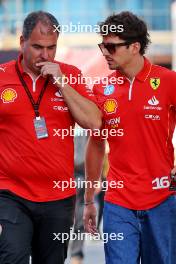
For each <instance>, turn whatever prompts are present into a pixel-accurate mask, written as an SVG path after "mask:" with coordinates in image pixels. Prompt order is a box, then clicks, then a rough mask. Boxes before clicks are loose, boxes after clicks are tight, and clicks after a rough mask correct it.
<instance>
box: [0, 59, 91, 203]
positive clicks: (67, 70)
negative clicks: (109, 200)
mask: <svg viewBox="0 0 176 264" xmlns="http://www.w3.org/2000/svg"><path fill="white" fill-rule="evenodd" d="M21 59H22V58H21V57H20V58H19V59H18V65H19V68H20V71H21V74H22V76H23V79H24V80H25V82H26V84H27V85H28V88H29V90H30V92H31V94H32V96H33V98H34V100H35V101H37V99H38V96H39V94H40V92H41V89H42V87H43V85H44V83H45V81H46V79H45V78H43V77H42V76H39V77H38V78H37V79H36V80H35V81H34V80H32V78H31V77H30V75H29V74H27V73H25V72H24V71H23V69H22V67H21V63H20V62H21ZM59 66H60V68H61V71H62V73H63V74H64V75H66V76H67V77H70V76H73V77H75V80H76V81H73V83H75V84H70V85H71V86H72V88H73V89H75V90H76V91H77V92H79V93H80V94H81V95H83V96H85V97H88V98H91V99H93V97H92V96H93V95H92V94H91V93H90V90H88V89H86V86H85V85H82V84H79V83H80V82H79V77H78V76H80V75H81V73H80V71H79V70H78V69H77V68H76V67H74V66H71V65H67V64H64V63H60V62H59ZM58 81H59V80H58ZM39 112H40V116H41V117H44V118H45V121H46V126H47V130H48V135H49V136H48V137H47V138H43V139H37V137H36V132H35V128H34V123H33V121H34V118H35V114H34V110H33V107H32V105H31V102H30V100H29V98H28V96H27V94H26V92H25V89H24V87H23V86H22V84H21V82H20V80H19V77H18V75H17V73H16V70H15V61H11V62H9V63H6V64H3V65H0V189H8V190H10V191H12V192H13V193H15V194H17V195H19V196H21V197H23V198H26V199H28V200H31V201H38V202H40V201H41V202H42V201H52V200H58V199H63V198H66V197H69V196H71V195H74V194H75V188H74V184H73V185H70V186H69V187H67V183H65V184H64V185H63V184H62V183H63V181H65V182H68V183H70V182H71V179H72V180H73V167H74V164H73V160H74V159H73V157H74V146H73V136H72V135H73V132H70V133H69V135H68V136H65V137H64V138H63V137H62V136H61V130H62V129H65V131H71V130H70V129H71V127H72V128H74V120H73V118H72V116H71V113H70V112H69V109H68V107H67V105H66V103H65V102H64V99H63V97H62V94H61V92H60V90H59V89H58V87H57V86H56V85H54V84H53V82H52V81H50V82H49V84H48V86H47V88H46V91H45V93H44V96H43V98H42V101H41V104H40V108H39ZM66 133H68V132H65V134H66ZM63 186H64V188H63ZM72 187H73V188H72Z"/></svg>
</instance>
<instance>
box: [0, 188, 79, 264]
mask: <svg viewBox="0 0 176 264" xmlns="http://www.w3.org/2000/svg"><path fill="white" fill-rule="evenodd" d="M74 206H75V196H72V197H69V198H66V199H63V200H58V201H51V202H31V201H28V200H25V199H23V198H21V197H19V196H16V195H14V194H12V193H10V192H8V191H0V227H1V228H0V229H2V231H1V233H0V264H29V258H30V255H31V256H32V264H63V263H64V261H65V258H66V257H67V248H68V242H69V239H66V240H63V239H62V234H70V228H71V226H72V224H73V217H74Z"/></svg>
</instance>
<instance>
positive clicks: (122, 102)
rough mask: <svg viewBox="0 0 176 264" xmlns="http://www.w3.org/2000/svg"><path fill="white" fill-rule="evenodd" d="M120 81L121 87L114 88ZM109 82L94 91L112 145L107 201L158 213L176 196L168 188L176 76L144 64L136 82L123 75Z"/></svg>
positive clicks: (160, 68)
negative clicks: (169, 198) (154, 209)
mask: <svg viewBox="0 0 176 264" xmlns="http://www.w3.org/2000/svg"><path fill="white" fill-rule="evenodd" d="M112 77H113V78H112ZM114 77H115V79H118V80H119V81H118V83H119V84H117V82H116V84H112V82H113V83H114ZM118 77H121V78H118ZM122 77H123V78H122ZM122 79H123V82H122ZM108 80H109V84H108V85H106V86H103V85H102V84H99V85H98V84H97V85H95V87H94V93H95V96H96V97H97V100H98V104H99V106H100V107H101V109H102V112H103V116H104V124H105V126H104V128H103V129H108V135H109V136H108V142H109V145H110V153H109V162H110V169H109V173H108V177H107V179H108V183H109V188H108V190H107V193H106V196H105V200H106V201H108V202H111V203H115V204H117V205H121V206H124V207H127V208H129V209H134V210H145V209H149V208H153V207H155V206H157V205H158V204H160V203H161V202H162V201H164V200H165V199H166V198H167V197H168V196H169V195H171V194H174V193H173V192H171V191H169V188H168V187H169V183H170V171H171V169H172V168H173V164H174V162H173V161H174V151H173V146H172V136H173V131H174V128H175V106H176V73H175V72H173V71H170V70H168V69H166V68H163V67H160V66H157V65H152V64H151V63H150V62H149V61H148V60H147V59H144V67H143V69H142V70H141V71H140V72H139V73H138V74H137V75H136V76H135V78H134V79H133V80H131V81H130V80H128V79H127V78H126V77H125V76H122V75H121V73H120V72H118V71H115V72H113V73H112V74H111V75H110V76H109V77H108ZM110 131H111V133H110ZM114 131H115V132H114ZM114 183H115V184H114Z"/></svg>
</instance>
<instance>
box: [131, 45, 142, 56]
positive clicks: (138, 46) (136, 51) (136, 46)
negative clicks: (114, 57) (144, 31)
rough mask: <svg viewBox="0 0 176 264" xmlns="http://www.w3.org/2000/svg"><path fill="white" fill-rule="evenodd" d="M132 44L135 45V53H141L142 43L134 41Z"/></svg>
mask: <svg viewBox="0 0 176 264" xmlns="http://www.w3.org/2000/svg"><path fill="white" fill-rule="evenodd" d="M131 45H132V47H133V54H137V53H139V51H140V49H141V44H140V43H139V42H134V43H132V44H131Z"/></svg>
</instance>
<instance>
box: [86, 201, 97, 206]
mask: <svg viewBox="0 0 176 264" xmlns="http://www.w3.org/2000/svg"><path fill="white" fill-rule="evenodd" d="M94 203H95V202H94V201H85V202H84V205H85V206H87V205H91V204H94Z"/></svg>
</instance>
